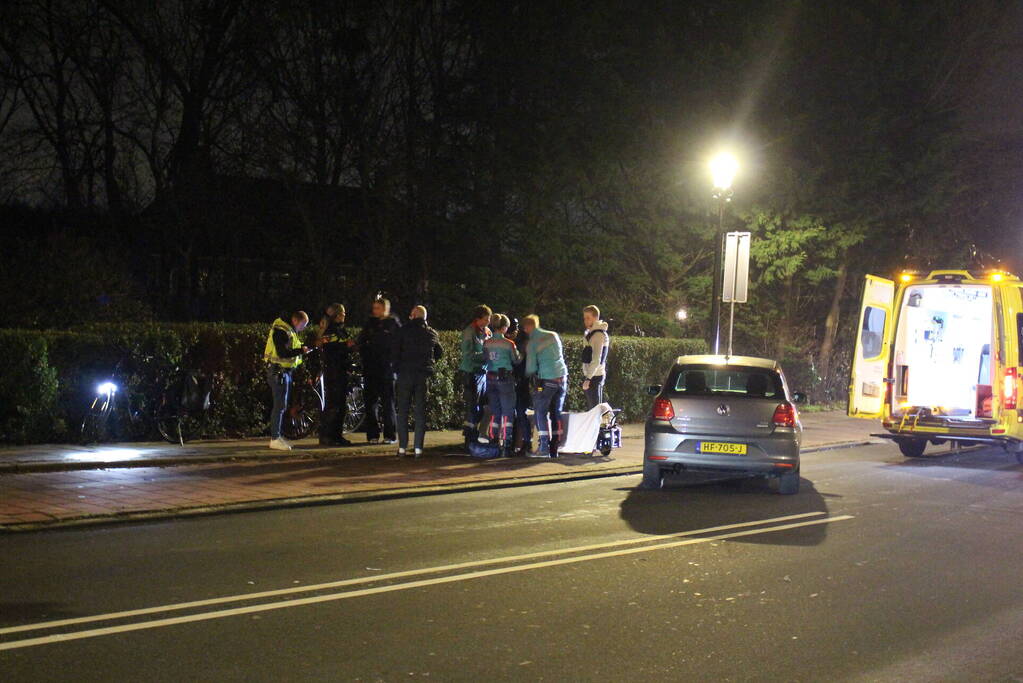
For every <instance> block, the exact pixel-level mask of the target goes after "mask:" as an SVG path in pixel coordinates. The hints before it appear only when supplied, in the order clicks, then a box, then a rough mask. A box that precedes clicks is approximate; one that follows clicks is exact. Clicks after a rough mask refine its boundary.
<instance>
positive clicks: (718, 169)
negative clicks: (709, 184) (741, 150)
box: [710, 152, 739, 355]
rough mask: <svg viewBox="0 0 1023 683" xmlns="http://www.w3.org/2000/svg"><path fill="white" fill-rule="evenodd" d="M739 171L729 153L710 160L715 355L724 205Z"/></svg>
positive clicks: (718, 342) (718, 333) (718, 334)
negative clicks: (715, 206)
mask: <svg viewBox="0 0 1023 683" xmlns="http://www.w3.org/2000/svg"><path fill="white" fill-rule="evenodd" d="M738 170H739V162H738V160H737V159H736V158H735V156H733V155H732V154H730V153H729V152H719V153H718V154H715V155H714V157H713V158H711V160H710V173H711V178H712V179H713V181H714V199H716V200H717V202H718V229H717V233H716V234H715V236H714V287H713V297H714V298H713V300H712V301H711V308H710V322H711V325H713V329H712V332H711V338H710V345H711V347H712V348H713V349H714V354H715V355H717V354H718V353H719V352H720V349H721V286H722V282H721V277H722V275H721V252H722V249H723V248H724V233H725V204H727V203H728V202H730V201H731V200H732V180H734V179H735V174H736V172H737V171H738Z"/></svg>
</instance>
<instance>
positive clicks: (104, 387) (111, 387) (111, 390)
mask: <svg viewBox="0 0 1023 683" xmlns="http://www.w3.org/2000/svg"><path fill="white" fill-rule="evenodd" d="M96 393H98V394H106V395H107V396H110V395H111V394H116V393H117V385H116V384H114V383H113V382H103V383H102V384H100V385H99V386H98V387H96Z"/></svg>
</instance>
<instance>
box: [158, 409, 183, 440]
mask: <svg viewBox="0 0 1023 683" xmlns="http://www.w3.org/2000/svg"><path fill="white" fill-rule="evenodd" d="M156 431H158V432H160V436H161V437H163V440H164V441H166V442H167V443H176V444H181V445H182V446H184V445H185V437H184V434H183V433H182V430H181V418H180V417H179V416H177V415H157V416H156Z"/></svg>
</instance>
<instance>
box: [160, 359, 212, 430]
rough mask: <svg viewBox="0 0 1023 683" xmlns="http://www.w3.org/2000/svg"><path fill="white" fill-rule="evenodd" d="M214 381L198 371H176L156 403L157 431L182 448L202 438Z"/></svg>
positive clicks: (209, 410)
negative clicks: (186, 443)
mask: <svg viewBox="0 0 1023 683" xmlns="http://www.w3.org/2000/svg"><path fill="white" fill-rule="evenodd" d="M212 396H213V378H212V377H209V376H208V375H206V374H204V373H201V372H199V371H197V370H183V369H181V368H175V369H174V371H173V373H172V375H171V378H170V380H169V381H168V383H167V386H166V387H164V390H163V391H162V392H161V393H160V398H159V399H158V400H157V403H156V411H155V414H156V430H157V431H158V432H160V436H162V437H163V438H164V440H165V441H167V442H169V443H178V444H181V445H182V446H184V445H185V442H186V441H191V440H194V439H197V438H199V437H201V436H202V435H203V434H204V433H205V431H206V426H207V424H208V422H209V416H210V412H211V410H212V408H213V400H212Z"/></svg>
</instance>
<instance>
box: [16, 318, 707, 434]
mask: <svg viewBox="0 0 1023 683" xmlns="http://www.w3.org/2000/svg"><path fill="white" fill-rule="evenodd" d="M267 332H268V325H265V324H251V325H240V324H223V323H194V324H193V323H181V324H177V323H131V324H129V323H113V324H102V325H90V326H86V327H81V328H75V329H71V330H58V331H49V330H31V331H24V330H0V335H2V337H0V340H4V344H5V347H6V348H9V349H10V350H11V353H10V354H9V357H10V362H11V365H10V367H9V368H8V369H7V370H5V372H4V374H3V376H2V379H0V396H2V398H0V401H2V403H0V439H2V440H3V441H6V442H24V441H35V442H41V441H62V440H75V439H76V438H77V433H76V432H77V427H78V425H80V424H81V420H82V416H83V414H84V412H85V410H86V408H87V407H88V405H89V402H90V401H91V399H92V397H93V396H94V395H95V388H96V386H97V384H99V383H100V382H103V381H106V380H108V379H114V380H115V381H116V382H117V383H118V384H119V385H120V386H122V391H123V396H122V397H121V398H122V399H125V400H126V401H127V402H128V403H129V405H130V407H131V409H132V410H134V411H137V412H138V413H139V414H141V415H149V414H151V413H152V411H153V409H154V406H155V402H156V400H157V398H158V394H159V392H160V388H161V387H162V386H163V384H164V382H165V381H166V377H167V376H168V373H170V372H171V370H172V369H173V368H174V367H177V366H180V367H187V368H190V369H197V370H201V371H202V372H204V373H207V374H209V375H211V376H213V377H215V379H216V389H215V394H214V397H215V404H214V410H213V414H212V416H211V421H210V425H209V436H233V437H240V436H256V435H260V434H263V433H264V432H265V427H266V417H267V413H268V411H269V406H270V391H269V389H268V388H267V386H266V379H265V366H264V364H263V360H262V351H263V345H264V344H265V342H266V335H267ZM440 337H441V344H442V345H443V347H444V359H443V360H442V361H441V362H440V363H438V366H437V371H436V375H435V376H434V378H433V379H432V380H431V382H430V407H429V411H428V419H429V422H430V426H431V428H442V427H455V426H457V425H459V424H460V423H461V421H462V413H461V410H462V407H461V404H460V393H461V392H460V391H459V389H458V388H457V387H456V386H455V378H456V368H457V366H458V362H459V351H458V346H459V339H460V334H459V333H458V332H441V334H440ZM563 339H564V345H565V358H566V361H567V362H568V366H569V371H570V375H569V384H570V388H569V397H568V403H567V405H568V408H569V409H570V410H580V409H582V408H583V407H584V405H585V401H584V400H583V396H582V385H581V382H582V377H581V374H580V364H581V363H580V356H581V353H582V347H583V340H582V335H577V334H573V335H570V336H566V337H564V338H563ZM704 348H705V346H704V344H703V342H702V341H699V340H692V339H681V340H680V339H654V338H637V337H619V336H615V337H614V338H613V345H612V348H611V355H610V359H609V376H608V381H607V397H608V400H609V402H610V403H612V404H613V405H614V406H615V407H619V408H622V409H623V410H624V414H625V416H626V419H629V420H640V419H642V418H643V416H644V415H645V413H646V411H647V410H648V408H649V402H650V399H649V397H648V396H647V395H646V394H645V392H644V389H645V387H646V386H647V385H648V384H653V383H658V382H660V381H662V380H663V378H664V374H665V373H666V372H667V370H668V368H669V367H670V365H671V363H672V361H673V360H674V359H675V357H676V356H678V355H681V354H686V353H700V352H703V350H704ZM134 426H135V427H136V429H134V430H130V429H123V430H121V431H119V432H118V433H120V434H122V435H123V436H125V437H134V438H153V437H154V436H155V434H154V433H153V425H152V424H151V421H148V420H143V421H141V422H140V423H139V424H138V425H134Z"/></svg>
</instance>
